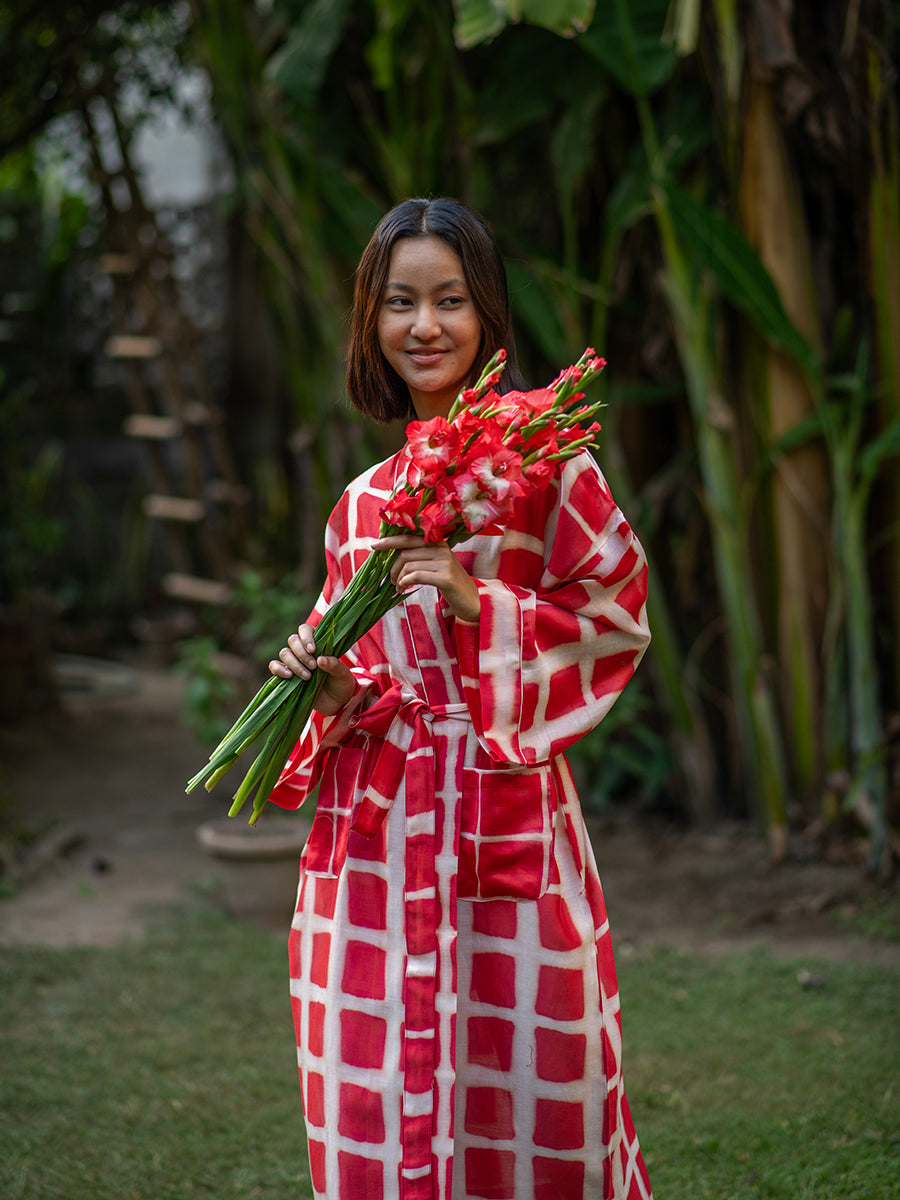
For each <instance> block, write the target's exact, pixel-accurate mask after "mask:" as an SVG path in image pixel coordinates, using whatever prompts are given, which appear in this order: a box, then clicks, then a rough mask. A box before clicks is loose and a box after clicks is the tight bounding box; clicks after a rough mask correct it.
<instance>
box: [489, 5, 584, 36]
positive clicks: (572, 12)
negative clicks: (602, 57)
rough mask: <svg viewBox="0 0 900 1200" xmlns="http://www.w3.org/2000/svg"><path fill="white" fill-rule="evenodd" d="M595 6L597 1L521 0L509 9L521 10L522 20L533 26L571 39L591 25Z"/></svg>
mask: <svg viewBox="0 0 900 1200" xmlns="http://www.w3.org/2000/svg"><path fill="white" fill-rule="evenodd" d="M594 5H595V0H521V2H520V3H515V2H513V3H510V4H509V6H508V7H509V8H510V9H511V10H514V9H517V8H521V12H522V19H523V20H525V21H528V22H529V23H530V24H532V25H540V26H541V27H542V28H543V29H549V30H550V31H551V32H552V33H559V34H562V36H563V37H571V36H572V35H573V34H575V33H583V32H584V30H586V29H587V27H588V26H589V25H590V23H591V18H592V17H593V15H594Z"/></svg>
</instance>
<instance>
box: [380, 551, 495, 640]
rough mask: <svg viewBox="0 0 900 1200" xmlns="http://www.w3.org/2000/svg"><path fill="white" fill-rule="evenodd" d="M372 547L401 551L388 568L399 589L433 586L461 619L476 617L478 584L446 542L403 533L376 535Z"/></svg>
mask: <svg viewBox="0 0 900 1200" xmlns="http://www.w3.org/2000/svg"><path fill="white" fill-rule="evenodd" d="M374 549H376V550H399V551H400V553H399V554H398V555H397V560H396V562H395V563H394V565H393V567H392V568H391V582H392V583H393V585H394V587H395V588H396V589H397V591H398V592H405V591H407V590H408V589H409V588H413V587H417V586H418V587H421V586H426V587H428V586H430V587H436V588H437V590H438V591H439V592H440V593H441V595H442V596H443V597H444V599H445V600H446V601H447V603H448V604H449V605H450V608H451V610H452V612H453V613H454V614H455V615H456V616H457V617H459V618H460V620H461V621H477V620H478V618H479V616H480V615H481V602H480V599H479V596H478V588H477V586H476V585H475V581H474V580H473V579H472V576H471V575H470V574H469V573H468V571H467V570H466V569H465V567H464V566H463V565H462V563H461V562H460V561H459V559H458V558H457V557H456V555H455V554H454V553H453V551H452V550H451V549H450V547H449V546H448V545H447V543H446V542H426V541H425V539H424V538H423V537H419V536H418V535H417V534H413V533H403V534H396V535H394V536H393V537H384V538H379V539H378V541H376V542H375V543H374Z"/></svg>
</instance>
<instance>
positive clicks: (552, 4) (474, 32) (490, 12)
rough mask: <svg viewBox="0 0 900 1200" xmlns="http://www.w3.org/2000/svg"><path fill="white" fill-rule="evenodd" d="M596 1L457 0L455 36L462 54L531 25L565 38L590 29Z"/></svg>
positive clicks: (454, 4) (454, 5)
mask: <svg viewBox="0 0 900 1200" xmlns="http://www.w3.org/2000/svg"><path fill="white" fill-rule="evenodd" d="M595 3H596V0H454V2H453V8H454V11H455V13H456V23H455V24H454V27H453V36H454V38H455V39H456V44H457V46H459V48H460V49H461V50H470V49H471V48H472V47H473V46H477V45H479V43H481V42H488V41H490V40H491V38H495V37H496V36H497V34H498V33H500V32H501V31H502V30H503V29H504V28H505V27H506V26H507V25H510V24H515V23H517V22H518V21H527V22H528V23H529V24H530V25H539V26H540V27H541V28H542V29H549V30H550V31H551V32H552V33H558V34H561V35H563V36H564V37H571V36H572V35H573V34H576V33H581V32H582V31H583V30H585V29H587V27H588V25H589V24H590V21H591V17H592V16H593V14H594V6H595Z"/></svg>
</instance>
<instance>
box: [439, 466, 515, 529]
mask: <svg viewBox="0 0 900 1200" xmlns="http://www.w3.org/2000/svg"><path fill="white" fill-rule="evenodd" d="M437 498H438V500H440V501H441V502H442V503H444V504H450V505H452V506H453V508H454V509H455V511H456V512H457V513H458V515H459V516H460V517H461V518H462V522H463V524H464V525H465V527H466V529H468V531H469V533H477V532H478V530H479V529H483V528H484V527H485V525H490V524H491V523H492V522H494V521H496V520H497V519H498V517H500V516H501V515H502V514H503V512H504V509H505V508H508V505H505V506H504V505H503V504H500V503H498V502H496V501H495V500H494V499H493V498H492V497H490V496H488V495H486V494H485V493H484V492H483V491H482V489H481V485H480V484H479V482H478V480H477V479H476V478H475V476H474V475H471V474H470V473H469V472H468V471H461V472H460V473H459V474H457V475H451V476H449V477H448V478H447V479H442V480H441V481H440V482H439V483H438V485H437Z"/></svg>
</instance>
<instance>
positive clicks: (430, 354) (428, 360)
mask: <svg viewBox="0 0 900 1200" xmlns="http://www.w3.org/2000/svg"><path fill="white" fill-rule="evenodd" d="M445 353H446V351H444V350H431V349H428V350H426V349H421V350H407V354H408V355H409V357H410V358H411V359H412V361H413V362H414V363H415V365H416V366H417V367H433V366H434V365H435V364H436V363H439V362H440V361H441V359H442V358H443V356H444V354H445Z"/></svg>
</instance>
